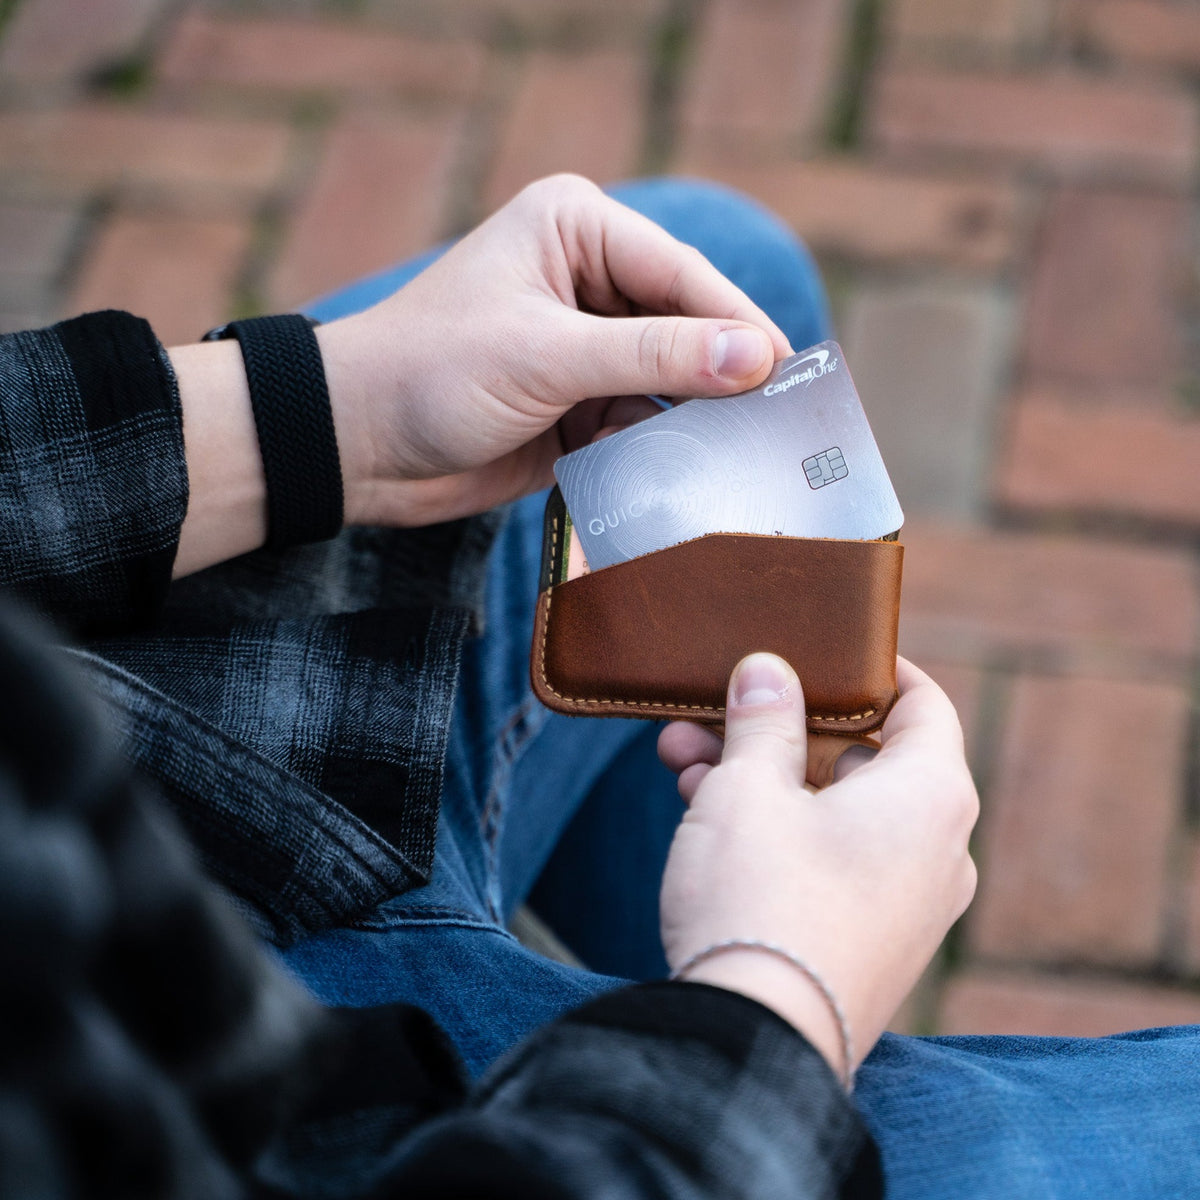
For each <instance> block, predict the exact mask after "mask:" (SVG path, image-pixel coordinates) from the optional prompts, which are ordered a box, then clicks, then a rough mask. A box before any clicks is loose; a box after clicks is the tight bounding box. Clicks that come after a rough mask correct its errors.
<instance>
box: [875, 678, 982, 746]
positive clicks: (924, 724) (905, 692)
mask: <svg viewBox="0 0 1200 1200" xmlns="http://www.w3.org/2000/svg"><path fill="white" fill-rule="evenodd" d="M896 682H897V685H898V687H899V689H900V698H899V699H898V700H897V701H896V703H895V705H894V706H893V707H892V711H891V712H890V713H889V714H888V717H887V720H886V721H885V722H884V724H883V750H884V751H885V752H891V753H895V752H896V751H897V750H900V749H908V748H911V749H920V750H922V751H929V752H933V753H946V752H956V753H958V754H961V753H962V749H963V735H962V726H961V725H960V724H959V720H958V713H957V712H956V711H955V708H954V705H953V704H951V703H950V698H949V697H948V696H947V695H946V693H945V692H944V691H942V689H941V688H940V687H939V686H938V685H937V683H936V682H935V681H934V680H933V679H932V678H931V677H930V676H928V675H926V674H925V672H924V671H922V670H921V669H920V668H919V667H916V666H914V665H913V664H912V663H910V662H909V661H908V660H907V659H904V658H897V660H896Z"/></svg>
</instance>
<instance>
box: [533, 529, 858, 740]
mask: <svg viewBox="0 0 1200 1200" xmlns="http://www.w3.org/2000/svg"><path fill="white" fill-rule="evenodd" d="M557 554H558V517H553V518H551V521H550V562H551V565H552V566H553V565H554V564H556V563H557ZM553 575H554V571H553V570H552V571H551V578H553ZM554 587H555V585H554V584H553V583H551V585H550V586H549V587H548V588H547V589H546V616H545V621H544V625H543V628H542V644H541V653H540V654H539V656H538V673H539V674H540V675H541V677H542V683H543V684H544V685H545V687H546V690H547V691H548V692H549V693H550V694H551V695H552V696H555V697H557V699H559V700H561V701H563V703H564V704H611V705H618V704H620V705H626V706H628V707H631V708H668V709H676V710H680V711H686V712H707V713H719V712H723V711H724V709H723V708H717V707H714V706H713V705H711V704H672V703H669V702H666V701H662V700H605V699H602V698H601V697H599V696H586V697H585V696H564V695H563V694H562V692H560V691H559V690H558V689H557V688H556V687H555V686H554V685H553V684H552V683H551V682H550V680H549V678H548V677H547V675H546V641H547V639H548V638H549V636H550V601H551V599H552V597H553V595H554ZM878 711H879V710H878V709H877V708H868V709H864V710H863V711H862V712H859V713H852V714H851V715H850V716H818V715H817V714H815V713H809V714H808V720H810V721H863V720H865V719H866V718H867V717H873V716H874V715H875V714H876V713H877V712H878Z"/></svg>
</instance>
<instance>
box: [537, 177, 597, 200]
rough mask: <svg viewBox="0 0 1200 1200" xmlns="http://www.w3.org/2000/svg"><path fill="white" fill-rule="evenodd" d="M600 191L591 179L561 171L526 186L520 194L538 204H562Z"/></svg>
mask: <svg viewBox="0 0 1200 1200" xmlns="http://www.w3.org/2000/svg"><path fill="white" fill-rule="evenodd" d="M599 191H600V189H599V188H598V187H597V186H596V185H595V184H594V183H592V181H591V180H590V179H585V178H584V177H583V176H582V175H575V174H572V173H571V172H569V171H559V172H557V173H556V174H554V175H544V176H543V177H542V178H541V179H535V180H534V181H533V182H532V183H529V184H526V185H525V187H524V188H522V189H521V192H520V193H519V194H520V195H521V196H522V197H525V198H527V199H531V200H534V201H536V202H538V203H554V202H558V203H562V202H565V201H568V200H573V199H581V198H584V197H591V196H594V195H596V194H597V193H598V192H599Z"/></svg>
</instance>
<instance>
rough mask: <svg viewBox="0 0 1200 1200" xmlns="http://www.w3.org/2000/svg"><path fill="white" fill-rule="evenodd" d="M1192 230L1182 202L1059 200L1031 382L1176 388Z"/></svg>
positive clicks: (1032, 345) (1037, 278) (1070, 195)
mask: <svg viewBox="0 0 1200 1200" xmlns="http://www.w3.org/2000/svg"><path fill="white" fill-rule="evenodd" d="M1190 222H1191V211H1190V204H1189V202H1188V201H1186V200H1185V199H1183V198H1182V197H1175V196H1160V195H1139V194H1131V193H1121V192H1092V191H1081V190H1076V189H1074V188H1069V189H1065V190H1064V191H1062V192H1060V193H1059V194H1058V195H1057V196H1056V197H1055V200H1054V203H1053V205H1052V207H1051V210H1050V213H1049V216H1048V218H1047V221H1046V227H1045V230H1044V234H1043V236H1042V239H1041V245H1040V248H1039V251H1038V253H1037V256H1036V258H1035V263H1034V272H1033V279H1032V282H1031V284H1030V295H1029V303H1028V307H1027V312H1026V334H1025V342H1026V365H1027V367H1028V369H1029V371H1030V372H1031V374H1033V375H1034V376H1035V377H1036V378H1059V379H1064V378H1065V379H1073V380H1078V381H1083V382H1087V383H1089V384H1091V383H1099V384H1103V385H1104V386H1105V387H1108V386H1111V385H1112V384H1138V385H1155V384H1157V385H1159V386H1168V387H1169V386H1170V385H1171V384H1172V383H1173V382H1174V380H1175V377H1176V375H1177V374H1178V372H1179V370H1180V368H1181V366H1182V362H1183V342H1182V330H1181V328H1180V321H1179V315H1178V311H1177V305H1178V303H1179V300H1180V294H1181V292H1182V290H1183V287H1184V285H1185V283H1186V263H1187V262H1188V261H1190V259H1189V257H1188V256H1189V254H1190V252H1191V239H1190V232H1189V230H1190Z"/></svg>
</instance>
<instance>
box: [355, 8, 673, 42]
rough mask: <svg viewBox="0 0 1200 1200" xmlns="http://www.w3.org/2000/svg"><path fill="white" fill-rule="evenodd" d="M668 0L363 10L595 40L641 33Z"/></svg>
mask: <svg viewBox="0 0 1200 1200" xmlns="http://www.w3.org/2000/svg"><path fill="white" fill-rule="evenodd" d="M667 5H668V0H571V2H570V3H569V4H564V3H563V0H406V2H405V3H404V4H403V5H400V4H397V3H396V0H366V3H365V7H366V12H367V13H368V14H369V15H370V16H371V17H372V18H373V19H377V20H379V21H387V22H397V23H401V22H402V23H403V24H404V25H405V26H407V27H409V28H417V29H437V30H454V31H456V32H461V33H466V34H470V35H484V36H490V35H494V34H495V32H496V31H497V29H513V28H515V29H516V30H517V31H518V32H519V33H521V34H524V35H533V36H535V37H539V38H544V39H546V40H551V39H554V38H556V37H571V38H582V37H590V38H595V37H599V36H603V35H604V34H605V33H613V34H618V35H620V36H622V37H624V38H628V37H629V36H630V35H632V36H633V37H635V38H636V37H638V36H641V35H643V34H644V33H645V31H646V29H647V28H648V27H649V25H650V24H651V23H652V22H654V21H658V20H660V19H661V18H662V17H663V16H664V15H665V14H666V11H667Z"/></svg>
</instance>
